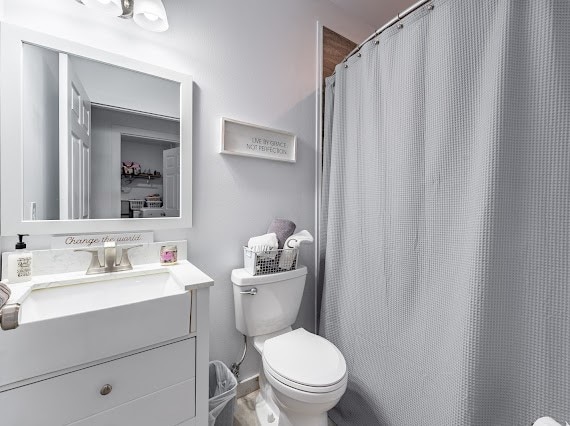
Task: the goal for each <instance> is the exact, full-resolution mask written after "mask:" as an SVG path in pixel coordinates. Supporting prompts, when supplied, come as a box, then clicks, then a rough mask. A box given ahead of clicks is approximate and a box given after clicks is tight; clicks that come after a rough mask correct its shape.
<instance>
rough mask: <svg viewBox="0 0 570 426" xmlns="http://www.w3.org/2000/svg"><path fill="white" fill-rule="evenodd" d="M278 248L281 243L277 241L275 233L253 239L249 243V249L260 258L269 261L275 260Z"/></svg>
mask: <svg viewBox="0 0 570 426" xmlns="http://www.w3.org/2000/svg"><path fill="white" fill-rule="evenodd" d="M278 246H279V242H278V241H277V235H275V232H271V233H269V234H265V235H260V236H258V237H251V238H250V239H249V241H248V242H247V248H249V249H250V250H251V251H253V252H255V253H257V255H258V256H260V257H265V258H268V259H275V256H276V254H277V247H278Z"/></svg>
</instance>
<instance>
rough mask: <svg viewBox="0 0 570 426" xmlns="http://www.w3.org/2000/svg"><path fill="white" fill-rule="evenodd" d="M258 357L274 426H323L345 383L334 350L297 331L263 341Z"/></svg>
mask: <svg viewBox="0 0 570 426" xmlns="http://www.w3.org/2000/svg"><path fill="white" fill-rule="evenodd" d="M261 356H262V360H263V373H264V376H265V379H266V380H267V382H268V383H269V385H270V386H271V390H272V392H271V396H272V397H273V402H274V403H275V405H276V406H277V409H278V411H279V416H278V417H279V423H278V424H279V425H280V426H290V425H295V426H321V425H323V426H326V425H327V424H328V420H327V411H328V410H330V409H331V408H333V407H334V406H335V405H336V404H337V403H338V401H339V400H340V398H341V397H342V395H343V394H344V392H345V391H346V385H347V381H348V376H347V374H346V362H345V359H344V357H343V355H342V353H341V352H340V351H339V350H338V349H337V348H336V346H334V345H333V344H332V343H331V342H329V341H328V340H326V339H324V338H322V337H320V336H317V335H315V334H312V333H309V332H308V331H306V330H304V329H302V328H299V329H296V330H293V331H288V332H286V333H284V334H281V335H279V336H277V337H273V338H270V339H268V340H266V341H265V344H264V346H263V350H262V352H261Z"/></svg>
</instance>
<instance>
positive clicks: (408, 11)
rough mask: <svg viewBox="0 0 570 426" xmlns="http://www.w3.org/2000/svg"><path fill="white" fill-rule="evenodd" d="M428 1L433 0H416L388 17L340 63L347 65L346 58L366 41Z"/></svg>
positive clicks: (356, 51)
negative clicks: (387, 19)
mask: <svg viewBox="0 0 570 426" xmlns="http://www.w3.org/2000/svg"><path fill="white" fill-rule="evenodd" d="M430 1H433V0H419V1H418V2H416V3H414V4H413V5H411V6H410V7H408V8H407V9H404V10H403V11H402V12H400V13H398V14H397V15H396V16H394V17H393V18H392V19H390V20H389V21H388V22H386V23H385V24H384V25H382V26H381V27H380V28H378V29H377V30H376V31H374V32H373V33H372V34H371V35H370V36H369V37H368V38H367V39H366V40H364V41H363V42H362V43H360V44H359V45H358V46H356V47H355V48H354V49H353V50H352V51H351V52H350V53H349V54H348V55H346V57H345V58H344V59H343V60H342V62H341V63H344V64H345V65H344V66H345V67H347V66H348V65H346V61H348V59H349V58H350V57H351V56H352V55H354V54H355V53H358V51H359V50H360V49H362V46H364V45H365V44H366V43H368V42H369V41H370V40H372V39H373V38H374V37H376V36H378V35H379V34H381V33H382V32H384V30H386V29H387V28H390V27H391V26H392V25H394V24H395V23H396V22H398V21H400V20H402V19H403V18H404V17H406V16H407V15H409V14H410V13H412V12H413V11H415V10H417V9H419V8H420V7H422V6H423V5H424V4H426V3H429V2H430ZM430 6H431V9H433V5H430ZM428 7H429V6H428Z"/></svg>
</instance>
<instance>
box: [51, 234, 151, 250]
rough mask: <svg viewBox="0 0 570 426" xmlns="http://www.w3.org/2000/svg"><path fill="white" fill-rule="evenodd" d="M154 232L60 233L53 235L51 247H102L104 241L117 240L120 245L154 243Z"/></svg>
mask: <svg viewBox="0 0 570 426" xmlns="http://www.w3.org/2000/svg"><path fill="white" fill-rule="evenodd" d="M153 240H154V234H153V233H152V232H137V233H133V234H92V235H58V236H55V237H52V239H51V248H52V249H61V248H84V247H102V246H103V244H104V243H107V242H113V241H114V242H115V243H116V244H117V245H118V246H119V245H135V244H145V243H152V242H153Z"/></svg>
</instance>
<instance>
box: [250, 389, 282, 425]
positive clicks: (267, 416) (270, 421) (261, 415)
mask: <svg viewBox="0 0 570 426" xmlns="http://www.w3.org/2000/svg"><path fill="white" fill-rule="evenodd" d="M255 415H256V417H257V422H258V423H259V424H260V425H261V426H277V425H278V424H279V416H278V415H276V414H275V412H274V411H273V410H272V409H271V408H270V407H269V404H267V402H265V400H264V399H263V398H262V397H261V394H259V395H258V396H257V400H256V401H255Z"/></svg>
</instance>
